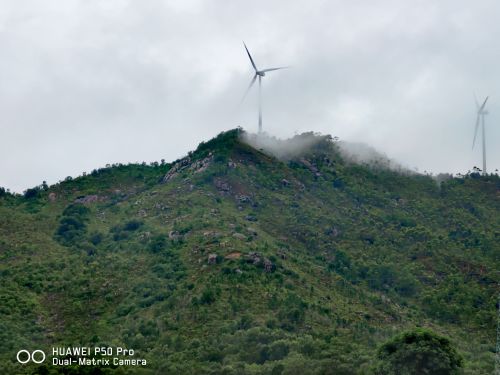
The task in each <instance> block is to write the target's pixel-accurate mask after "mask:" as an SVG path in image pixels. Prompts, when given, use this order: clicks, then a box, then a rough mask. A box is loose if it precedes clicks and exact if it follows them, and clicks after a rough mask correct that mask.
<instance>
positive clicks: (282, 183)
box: [281, 178, 290, 186]
mask: <svg viewBox="0 0 500 375" xmlns="http://www.w3.org/2000/svg"><path fill="white" fill-rule="evenodd" d="M281 185H283V186H290V181H288V180H287V179H286V178H284V179H282V180H281Z"/></svg>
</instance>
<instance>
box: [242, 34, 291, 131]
mask: <svg viewBox="0 0 500 375" xmlns="http://www.w3.org/2000/svg"><path fill="white" fill-rule="evenodd" d="M243 45H244V46H245V49H246V51H247V54H248V58H249V59H250V62H251V63H252V66H253V69H254V70H255V75H254V76H253V78H252V80H251V81H250V85H248V88H247V91H245V95H243V99H242V101H243V100H245V98H246V96H247V94H248V92H249V91H250V89H251V88H252V86H253V84H254V83H255V80H256V79H257V77H259V133H261V132H262V77H264V76H265V75H266V73H267V72H272V71H273V70H279V69H286V68H289V67H288V66H280V67H278V68H268V69H262V70H259V69H257V66H256V65H255V62H254V61H253V59H252V55H250V52H249V51H248V48H247V45H246V44H245V42H243Z"/></svg>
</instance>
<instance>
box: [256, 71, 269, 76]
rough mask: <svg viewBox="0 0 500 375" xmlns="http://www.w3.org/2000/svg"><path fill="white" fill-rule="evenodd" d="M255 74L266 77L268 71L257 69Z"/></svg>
mask: <svg viewBox="0 0 500 375" xmlns="http://www.w3.org/2000/svg"><path fill="white" fill-rule="evenodd" d="M255 74H257V75H258V76H261V77H265V75H266V72H260V71H257V72H255Z"/></svg>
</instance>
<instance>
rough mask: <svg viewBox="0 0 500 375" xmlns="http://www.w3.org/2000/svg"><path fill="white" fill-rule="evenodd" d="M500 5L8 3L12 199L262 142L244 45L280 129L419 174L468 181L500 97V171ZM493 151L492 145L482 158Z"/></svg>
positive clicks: (0, 170) (1, 83)
mask: <svg viewBox="0 0 500 375" xmlns="http://www.w3.org/2000/svg"><path fill="white" fill-rule="evenodd" d="M499 14H500V3H499V2H498V1H494V0H491V1H487V0H484V1H475V2H470V1H434V0H421V1H413V0H412V1H410V0H408V1H406V0H405V1H402V0H398V1H389V0H380V1H369V0H366V1H319V0H309V1H300V2H299V1H260V0H257V1H251V2H249V1H222V0H219V1H214V0H212V1H210V0H207V1H201V0H182V1H180V0H178V1H177V0H176V1H159V0H148V1H125V0H99V1H97V0H94V1H89V0H64V1H55V0H44V1H37V0H31V1H22V2H20V1H14V0H2V2H1V4H0V77H1V79H0V111H1V113H2V118H1V121H0V186H4V187H6V188H10V189H11V190H13V191H18V192H21V191H22V190H24V189H26V188H27V187H31V186H34V185H37V184H40V183H41V182H42V181H43V180H47V182H49V183H55V182H57V181H58V180H61V179H64V178H65V177H66V176H68V175H72V176H76V175H79V174H81V173H82V172H83V171H87V172H88V171H91V170H92V169H94V168H97V167H101V166H104V165H105V164H107V163H115V162H123V163H126V162H136V161H139V162H141V161H148V162H149V161H155V160H158V161H159V160H160V159H166V160H167V161H171V160H174V159H177V158H178V157H181V156H183V155H184V154H185V153H187V152H188V151H189V150H192V149H194V148H195V147H196V145H197V144H198V143H199V142H200V141H202V140H207V139H208V138H210V137H212V136H214V135H216V134H217V133H218V132H220V131H222V130H226V129H230V128H234V127H236V126H237V125H241V126H243V127H244V128H246V129H248V130H250V131H255V130H256V128H257V107H256V94H257V91H256V90H254V91H253V92H251V93H250V94H249V97H248V98H247V100H246V101H245V102H244V103H243V104H242V105H241V106H240V105H239V100H240V99H241V95H242V94H243V93H244V91H245V89H246V86H247V85H248V83H249V81H250V79H251V78H252V71H251V65H250V63H249V61H248V58H247V56H246V55H245V51H244V49H243V45H242V40H244V41H245V42H246V43H247V45H248V47H249V49H250V51H251V53H252V55H253V57H254V59H255V61H256V63H257V65H258V66H259V67H271V66H280V65H292V66H293V69H289V70H284V71H278V72H272V73H270V74H269V75H268V76H266V77H265V78H264V81H263V83H264V87H263V94H264V129H265V130H266V131H268V132H270V133H271V134H273V135H277V136H280V137H286V136H291V135H293V134H294V132H303V131H309V130H314V131H319V132H322V133H329V134H332V135H336V136H339V137H340V138H341V139H344V140H348V141H356V142H365V143H368V144H370V145H371V146H373V147H375V148H377V149H379V150H380V151H383V152H385V153H386V154H387V155H388V156H389V157H391V158H394V159H396V160H397V161H399V162H401V163H402V164H404V165H406V166H409V167H411V168H415V167H417V168H418V169H419V170H420V171H424V170H427V171H432V172H435V173H437V172H445V171H446V172H466V171H467V170H469V169H471V168H472V167H473V166H474V165H477V166H480V165H481V149H480V147H476V148H475V150H474V151H472V150H471V143H472V135H473V127H474V121H475V105H474V99H473V93H474V92H476V93H477V95H478V96H481V97H482V96H485V95H490V96H491V99H490V102H489V106H488V108H489V110H490V115H489V116H488V118H487V135H488V164H489V165H488V167H489V168H488V169H489V170H490V171H492V170H494V169H495V168H499V167H500V148H499V147H498V143H499V140H500V92H499V89H498V87H499V86H500V64H499V58H500V43H499V42H498V40H499V39H500V38H499V36H500V35H499V34H500V23H499V22H498V15H499ZM476 146H480V144H478V145H476Z"/></svg>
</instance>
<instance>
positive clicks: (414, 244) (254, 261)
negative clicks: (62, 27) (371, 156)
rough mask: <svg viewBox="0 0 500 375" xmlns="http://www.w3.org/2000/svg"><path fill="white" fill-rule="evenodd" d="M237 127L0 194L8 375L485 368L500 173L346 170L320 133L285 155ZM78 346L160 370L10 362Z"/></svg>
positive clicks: (1, 353) (0, 285) (1, 306)
mask: <svg viewBox="0 0 500 375" xmlns="http://www.w3.org/2000/svg"><path fill="white" fill-rule="evenodd" d="M240 132H241V131H240V130H232V131H229V132H225V133H222V134H221V135H219V136H218V137H217V138H214V139H212V140H211V141H209V142H206V143H202V144H201V145H200V146H199V147H198V149H197V150H196V151H194V152H192V153H190V154H189V155H188V156H187V157H186V158H184V159H182V160H177V161H176V162H174V163H172V164H165V163H163V162H162V163H159V164H158V163H154V164H151V165H145V164H141V165H115V166H108V167H106V168H102V169H99V170H95V171H93V172H92V173H89V174H88V175H85V176H81V177H78V178H74V179H71V178H67V179H65V180H64V181H62V182H60V183H59V184H56V185H54V186H47V185H46V184H45V183H44V184H42V185H40V186H38V187H35V188H33V189H29V190H27V191H26V193H25V194H24V195H23V196H21V195H14V194H10V193H9V192H8V191H6V190H5V189H0V260H1V261H0V373H2V374H3V373H5V374H10V373H58V372H64V373H92V374H97V373H143V374H156V373H161V374H197V373H207V374H210V373H212V374H283V375H284V374H303V375H306V374H372V373H391V371H392V373H405V372H404V371H406V373H408V374H412V373H415V371H424V370H425V371H431V372H426V373H439V374H448V373H449V374H454V373H460V372H463V373H466V374H487V373H491V371H492V369H493V357H494V350H495V338H496V336H495V333H496V332H495V328H496V310H495V303H496V293H497V291H498V290H497V287H496V285H497V283H498V281H499V275H498V273H497V271H498V269H499V266H500V260H499V250H500V249H499V245H498V243H499V241H498V239H499V229H498V228H500V225H499V224H500V222H499V221H500V220H499V217H500V216H499V204H498V192H499V188H500V179H499V177H498V176H496V175H488V176H480V175H479V174H478V173H470V174H467V175H466V176H460V177H457V178H447V179H445V180H443V181H441V182H436V180H435V179H433V178H431V177H430V176H424V175H417V174H410V173H397V172H393V171H390V170H387V169H384V168H382V167H377V166H373V165H371V166H365V165H359V164H351V163H348V162H346V161H344V160H343V158H342V156H341V154H340V153H339V149H338V147H337V144H336V142H335V140H332V139H331V138H329V137H324V136H315V135H313V134H303V135H301V136H297V137H296V139H295V140H294V142H295V143H296V142H297V141H300V138H301V137H302V138H304V139H305V138H307V139H309V140H310V139H311V138H313V139H314V142H309V143H308V144H310V146H309V147H308V148H306V149H304V150H302V152H300V153H295V154H293V153H290V154H289V155H288V156H287V158H286V159H282V160H278V159H277V158H275V157H273V156H271V155H269V154H268V153H266V152H264V151H263V150H257V149H255V148H253V147H251V146H249V145H248V144H246V143H244V142H242V141H241V140H240V139H241V138H240V134H239V133H240ZM295 143H294V144H295ZM69 345H85V346H113V347H116V346H123V347H128V348H132V349H134V350H136V352H137V353H138V354H137V356H138V357H142V358H146V359H147V360H148V366H147V367H145V368H139V369H138V368H129V367H118V368H113V367H112V366H111V367H105V368H101V369H92V368H81V369H78V368H76V367H75V368H72V367H71V366H70V367H65V368H56V367H53V366H50V365H33V364H31V365H24V366H22V365H19V364H18V363H17V362H16V360H15V355H16V353H17V351H18V350H19V349H21V348H29V349H35V348H41V349H44V350H45V351H46V352H48V353H50V348H51V347H52V346H69ZM415 352H418V353H421V354H422V353H423V354H422V356H423V357H422V358H424V360H423V361H420V362H419V361H415V362H412V363H413V365H412V364H410V365H408V366H407V367H404V366H403V367H404V368H403V367H401V366H402V362H404V363H410V362H411V361H408V360H406V359H407V358H415V356H414V353H415ZM419 358H420V357H419ZM427 359H429V360H427ZM429 363H431V366H433V367H432V368H431V369H430V370H429V369H428V368H426V367H425V366H429ZM398 366H399V367H398ZM411 366H413V367H411ZM422 369H424V370H422ZM433 370H435V372H432V371H433ZM401 371H403V372H401Z"/></svg>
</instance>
